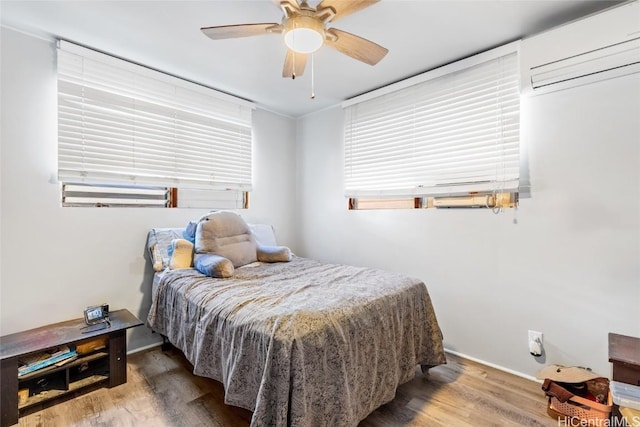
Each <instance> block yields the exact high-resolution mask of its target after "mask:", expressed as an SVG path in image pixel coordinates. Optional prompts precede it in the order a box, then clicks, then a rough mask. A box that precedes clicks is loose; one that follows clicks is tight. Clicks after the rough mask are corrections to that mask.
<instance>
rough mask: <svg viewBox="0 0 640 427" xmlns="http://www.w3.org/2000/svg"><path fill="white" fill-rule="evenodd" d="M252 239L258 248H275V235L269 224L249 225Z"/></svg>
mask: <svg viewBox="0 0 640 427" xmlns="http://www.w3.org/2000/svg"><path fill="white" fill-rule="evenodd" d="M249 229H250V230H251V234H253V238H254V239H256V243H257V244H258V245H259V246H277V245H278V243H277V242H276V235H275V232H274V231H273V227H272V226H271V225H269V224H249Z"/></svg>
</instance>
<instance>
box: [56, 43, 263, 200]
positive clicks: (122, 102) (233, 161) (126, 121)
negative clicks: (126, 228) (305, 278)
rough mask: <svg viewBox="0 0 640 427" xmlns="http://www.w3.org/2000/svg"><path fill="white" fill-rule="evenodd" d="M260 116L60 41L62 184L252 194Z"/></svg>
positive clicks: (209, 92) (208, 92) (240, 103)
mask: <svg viewBox="0 0 640 427" xmlns="http://www.w3.org/2000/svg"><path fill="white" fill-rule="evenodd" d="M253 108H254V107H253V104H252V103H250V102H247V101H244V100H241V99H238V98H235V97H232V96H229V95H226V94H223V93H220V92H217V91H215V90H213V89H209V88H205V87H203V86H199V85H197V84H194V83H191V82H188V81H185V80H182V79H179V78H176V77H173V76H169V75H167V74H164V73H160V72H157V71H154V70H150V69H148V68H145V67H142V66H139V65H136V64H133V63H130V62H127V61H123V60H120V59H117V58H114V57H111V56H109V55H104V54H101V53H99V52H95V51H93V50H90V49H86V48H83V47H80V46H77V45H74V44H71V43H68V42H65V41H60V43H59V48H58V175H59V179H60V180H61V181H63V182H89V183H91V182H93V183H105V182H106V183H124V184H129V185H131V184H134V185H155V186H166V187H178V188H201V189H215V190H237V191H250V190H251V185H252V178H251V169H252V166H251V138H252V136H251V113H252V109H253Z"/></svg>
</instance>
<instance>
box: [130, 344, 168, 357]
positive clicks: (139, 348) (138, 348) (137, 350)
mask: <svg viewBox="0 0 640 427" xmlns="http://www.w3.org/2000/svg"><path fill="white" fill-rule="evenodd" d="M161 345H162V341H160V342H156V343H153V344H149V345H145V346H143V347H137V348H134V349H133V350H129V351H127V356H130V355H132V354H136V353H141V352H143V351H147V350H150V349H152V348H155V347H160V346H161Z"/></svg>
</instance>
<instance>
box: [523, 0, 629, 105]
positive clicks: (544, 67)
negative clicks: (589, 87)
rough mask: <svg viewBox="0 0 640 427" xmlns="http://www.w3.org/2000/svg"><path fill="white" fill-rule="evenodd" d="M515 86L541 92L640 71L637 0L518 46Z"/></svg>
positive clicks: (564, 26) (524, 90)
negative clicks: (517, 83)
mask: <svg viewBox="0 0 640 427" xmlns="http://www.w3.org/2000/svg"><path fill="white" fill-rule="evenodd" d="M521 71H522V79H521V83H522V86H521V89H522V92H523V93H533V94H541V93H546V92H549V91H554V90H560V89H567V88H570V87H574V86H579V85H584V84H588V83H593V82H595V81H599V80H604V79H609V78H613V77H618V76H622V75H627V74H633V73H639V72H640V1H638V0H635V1H632V2H627V3H624V4H622V5H618V6H616V7H613V8H610V9H607V10H606V11H604V12H600V13H598V14H594V15H591V16H588V17H586V18H583V19H580V20H577V21H574V22H571V23H569V24H566V25H563V26H560V27H557V28H555V29H552V30H549V31H547V32H545V33H542V34H539V35H537V36H534V37H531V38H529V39H525V40H523V42H522V44H521Z"/></svg>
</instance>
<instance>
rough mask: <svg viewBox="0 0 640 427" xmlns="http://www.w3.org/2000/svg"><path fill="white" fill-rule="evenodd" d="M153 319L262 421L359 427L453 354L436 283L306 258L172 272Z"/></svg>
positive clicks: (232, 400)
mask: <svg viewBox="0 0 640 427" xmlns="http://www.w3.org/2000/svg"><path fill="white" fill-rule="evenodd" d="M148 324H149V326H150V327H152V328H153V329H154V330H156V331H157V332H159V333H161V334H163V335H166V336H167V337H168V338H169V340H170V341H171V343H173V344H174V345H175V346H176V347H178V348H180V349H181V350H182V351H183V352H184V354H185V356H186V357H187V359H189V361H190V362H191V363H192V364H193V366H194V374H196V375H201V376H206V377H210V378H213V379H216V380H218V381H221V382H222V383H223V384H224V388H225V402H226V403H228V404H230V405H236V406H240V407H243V408H246V409H249V410H251V411H253V418H252V421H251V425H252V426H263V425H269V426H286V425H290V426H313V427H316V426H355V425H357V424H358V422H359V421H361V420H362V419H364V418H365V417H366V416H367V415H368V414H370V413H371V412H372V411H374V410H375V409H376V408H377V407H378V406H380V405H381V404H383V403H385V402H388V401H390V400H392V399H393V398H394V396H395V391H396V388H397V386H398V385H399V384H401V383H403V382H406V381H408V380H410V379H411V378H413V376H414V374H415V368H416V366H417V365H418V364H423V365H438V364H442V363H446V362H445V356H444V352H443V347H442V335H441V332H440V328H439V327H438V323H437V320H436V316H435V314H434V311H433V308H432V306H431V301H430V298H429V294H428V292H427V289H426V287H425V285H424V283H422V282H421V281H419V280H417V279H413V278H410V277H407V276H406V275H402V274H398V273H392V272H387V271H381V270H375V269H369V268H359V267H352V266H346V265H337V264H326V263H321V262H318V261H314V260H310V259H305V258H294V259H293V261H292V262H290V263H278V264H252V265H250V266H245V267H243V268H239V269H236V272H235V276H234V278H232V279H213V278H210V277H207V276H204V275H202V274H200V273H199V272H197V271H196V270H173V271H168V272H167V273H166V274H165V275H164V276H163V278H162V280H161V281H160V284H159V286H158V290H157V295H156V298H154V301H153V304H152V307H151V310H150V312H149V316H148Z"/></svg>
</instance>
